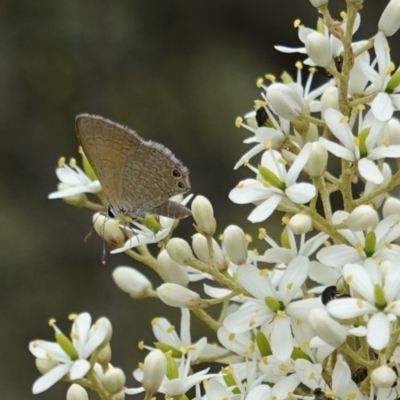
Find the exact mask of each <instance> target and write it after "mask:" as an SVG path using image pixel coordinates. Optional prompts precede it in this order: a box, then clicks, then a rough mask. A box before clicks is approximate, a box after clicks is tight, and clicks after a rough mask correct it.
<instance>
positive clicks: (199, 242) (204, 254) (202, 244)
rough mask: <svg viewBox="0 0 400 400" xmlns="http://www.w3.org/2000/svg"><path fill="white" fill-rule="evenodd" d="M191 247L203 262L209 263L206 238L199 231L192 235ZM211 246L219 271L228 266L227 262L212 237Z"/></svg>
mask: <svg viewBox="0 0 400 400" xmlns="http://www.w3.org/2000/svg"><path fill="white" fill-rule="evenodd" d="M192 247H193V250H194V252H195V254H196V256H197V258H198V259H199V260H200V261H202V262H203V263H204V264H207V265H208V264H209V262H210V254H209V251H208V245H207V239H206V238H205V237H204V236H203V235H201V234H200V233H196V234H194V235H193V236H192ZM212 247H213V253H214V262H215V264H216V265H217V267H218V269H219V270H220V271H222V270H226V269H227V268H228V263H227V261H226V259H225V256H224V253H223V252H222V249H221V247H220V246H219V244H218V243H217V241H216V240H215V239H212Z"/></svg>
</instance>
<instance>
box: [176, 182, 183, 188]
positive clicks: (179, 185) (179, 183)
mask: <svg viewBox="0 0 400 400" xmlns="http://www.w3.org/2000/svg"><path fill="white" fill-rule="evenodd" d="M177 186H178V187H179V188H180V189H185V184H184V183H183V182H178V183H177Z"/></svg>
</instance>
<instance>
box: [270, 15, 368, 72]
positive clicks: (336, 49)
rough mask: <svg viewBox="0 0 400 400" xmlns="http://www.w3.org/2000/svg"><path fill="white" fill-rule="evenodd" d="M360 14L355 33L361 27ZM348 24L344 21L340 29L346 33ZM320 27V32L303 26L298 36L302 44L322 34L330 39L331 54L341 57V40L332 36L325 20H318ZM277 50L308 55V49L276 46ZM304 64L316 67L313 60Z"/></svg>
mask: <svg viewBox="0 0 400 400" xmlns="http://www.w3.org/2000/svg"><path fill="white" fill-rule="evenodd" d="M360 21H361V18H360V14H357V17H356V20H355V23H354V28H353V33H354V32H356V31H357V29H358V28H359V26H360ZM346 23H347V21H346V20H345V21H343V22H342V24H341V26H340V28H342V29H343V30H344V31H345V30H346ZM318 25H319V30H318V31H316V30H315V29H311V28H306V27H304V26H303V25H300V26H299V30H298V34H299V39H300V40H301V42H303V43H304V44H306V43H307V38H308V36H309V35H311V34H314V33H319V34H321V31H322V34H323V35H324V36H325V37H326V38H327V39H328V41H329V45H330V52H331V54H332V55H333V56H334V57H337V56H340V55H341V53H342V52H343V44H342V42H341V41H340V39H338V38H337V37H335V36H334V35H331V34H330V30H329V27H327V26H326V25H325V22H324V21H323V19H319V20H318ZM274 47H275V49H276V50H278V51H281V52H283V53H301V54H307V50H306V47H297V48H291V47H286V46H274ZM304 64H306V65H315V64H314V63H313V61H312V60H311V58H307V59H306V60H305V61H304Z"/></svg>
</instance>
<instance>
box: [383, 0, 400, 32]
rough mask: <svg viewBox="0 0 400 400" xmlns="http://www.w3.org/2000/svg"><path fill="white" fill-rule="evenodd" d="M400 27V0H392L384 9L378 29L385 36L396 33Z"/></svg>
mask: <svg viewBox="0 0 400 400" xmlns="http://www.w3.org/2000/svg"><path fill="white" fill-rule="evenodd" d="M399 28H400V0H391V1H389V3H388V4H387V6H386V8H385V9H384V10H383V13H382V15H381V18H380V19H379V22H378V29H379V30H380V31H381V32H383V33H384V35H385V36H392V35H394V34H395V33H396V32H397V31H398V29H399Z"/></svg>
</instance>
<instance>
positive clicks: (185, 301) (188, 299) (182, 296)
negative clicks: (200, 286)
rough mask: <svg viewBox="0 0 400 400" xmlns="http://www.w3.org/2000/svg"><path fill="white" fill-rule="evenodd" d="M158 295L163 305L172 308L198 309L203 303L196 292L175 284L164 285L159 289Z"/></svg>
mask: <svg viewBox="0 0 400 400" xmlns="http://www.w3.org/2000/svg"><path fill="white" fill-rule="evenodd" d="M157 295H158V297H159V299H160V300H161V301H162V302H163V303H165V304H166V305H167V306H171V307H180V308H198V307H199V306H200V303H201V298H200V296H199V295H198V294H197V293H196V292H194V291H193V290H190V289H187V288H184V287H183V286H180V285H177V284H175V283H163V284H162V285H161V286H159V287H158V288H157Z"/></svg>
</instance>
